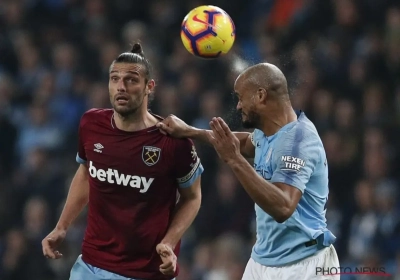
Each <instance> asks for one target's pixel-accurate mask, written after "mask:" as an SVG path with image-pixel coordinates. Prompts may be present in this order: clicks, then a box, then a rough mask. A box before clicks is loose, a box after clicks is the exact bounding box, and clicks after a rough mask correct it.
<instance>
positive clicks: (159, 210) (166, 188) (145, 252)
mask: <svg viewBox="0 0 400 280" xmlns="http://www.w3.org/2000/svg"><path fill="white" fill-rule="evenodd" d="M109 76H110V78H109V94H110V101H111V104H112V107H113V109H92V110H89V111H87V112H86V113H85V114H84V115H83V117H82V119H81V121H80V125H79V150H78V154H77V157H76V160H77V162H78V163H79V164H80V165H79V168H78V170H77V172H76V174H75V176H74V178H73V180H72V183H71V186H70V190H69V193H68V197H67V200H66V203H65V206H64V209H63V211H62V214H61V216H60V219H59V221H58V223H57V225H56V227H55V229H54V230H53V231H52V232H51V233H50V234H49V235H48V236H47V237H46V238H44V240H43V241H42V246H43V254H44V255H45V256H46V257H48V258H52V259H58V258H60V257H61V256H62V254H61V253H60V252H59V251H58V250H57V247H58V246H59V245H60V243H61V242H62V241H63V239H64V238H65V235H66V232H67V229H68V227H69V226H70V224H71V223H72V222H73V221H74V219H75V218H76V217H77V216H78V214H79V213H80V212H81V211H82V209H83V208H84V207H85V205H86V204H88V220H87V228H86V232H85V237H84V239H83V244H82V255H80V256H79V257H78V259H77V261H76V262H75V264H74V266H73V268H72V270H71V274H70V280H100V279H102V280H111V279H112V280H122V279H124V280H127V279H135V280H136V279H140V280H142V279H146V280H153V279H154V280H160V279H172V278H174V277H176V276H177V275H178V270H179V269H178V265H177V257H178V254H179V247H180V239H181V237H182V236H183V234H184V232H185V231H186V230H187V228H188V227H189V226H190V224H191V223H192V221H193V220H194V218H195V216H196V215H197V213H198V210H199V208H200V202H201V189H200V179H201V173H202V172H203V167H202V165H201V162H200V159H199V157H198V156H197V153H196V150H195V147H194V145H193V142H192V141H191V140H189V139H185V138H182V139H176V138H172V137H168V136H165V135H164V134H162V133H160V131H159V129H158V128H157V127H156V126H155V125H156V123H158V122H159V121H160V120H161V118H160V117H158V116H157V115H154V114H152V113H150V112H149V111H148V110H147V106H148V100H149V95H150V94H151V92H152V91H153V89H154V86H155V82H154V80H153V79H152V78H151V68H150V64H149V61H148V60H147V59H146V58H145V56H144V53H143V50H142V47H141V45H140V44H135V45H133V48H132V50H131V52H126V53H122V54H120V55H119V56H118V58H117V59H116V60H115V61H114V62H113V63H112V64H111V66H110V75H109Z"/></svg>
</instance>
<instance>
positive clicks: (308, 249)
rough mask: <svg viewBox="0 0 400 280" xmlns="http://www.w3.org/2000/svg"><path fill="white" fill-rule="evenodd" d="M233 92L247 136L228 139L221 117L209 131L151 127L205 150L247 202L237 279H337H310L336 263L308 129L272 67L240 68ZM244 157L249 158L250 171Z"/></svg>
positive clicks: (179, 124) (321, 169) (318, 158)
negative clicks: (242, 264)
mask: <svg viewBox="0 0 400 280" xmlns="http://www.w3.org/2000/svg"><path fill="white" fill-rule="evenodd" d="M234 89H235V94H236V95H237V97H238V99H239V101H238V104H237V109H238V110H239V111H240V112H241V115H242V123H243V126H244V127H245V128H255V130H254V131H253V132H252V133H246V132H235V133H233V132H231V130H230V129H229V127H228V125H227V124H226V123H225V122H224V121H223V120H222V119H221V118H213V119H212V120H211V122H210V127H211V130H200V129H197V128H194V127H190V126H188V125H187V124H186V123H184V122H183V121H182V120H180V119H178V118H177V117H175V116H170V117H168V118H166V119H165V120H163V121H162V122H160V123H159V124H157V127H159V128H160V130H161V131H162V132H163V133H165V134H169V135H171V136H175V137H190V138H192V139H198V140H202V141H205V142H207V143H210V144H212V145H213V146H214V148H215V150H216V151H217V153H218V155H219V157H220V158H221V159H223V160H224V161H225V162H226V163H227V164H228V165H229V166H230V168H231V169H232V170H233V172H234V174H235V175H236V177H237V178H238V180H239V181H240V182H241V184H242V186H243V187H244V189H245V190H246V191H247V193H248V194H249V195H250V197H251V198H252V199H253V200H254V202H255V211H256V223H257V241H256V243H255V245H254V247H253V250H252V254H251V258H250V260H249V261H248V264H247V266H246V269H245V272H244V275H243V280H261V279H262V280H267V279H268V280H269V279H271V280H276V279H280V280H286V279H287V280H292V279H338V277H339V276H337V275H336V276H324V277H322V278H321V274H319V275H317V274H318V273H320V272H321V271H322V269H324V268H325V271H326V270H327V269H329V268H328V267H338V266H339V260H338V257H337V254H336V251H335V248H334V247H333V245H332V244H333V243H334V241H335V239H336V237H335V236H334V235H333V234H332V233H331V232H330V231H329V230H328V229H327V224H326V218H325V212H326V203H327V199H328V192H329V190H328V165H327V160H326V155H325V151H324V147H323V145H322V141H321V139H320V137H319V135H318V132H317V130H316V128H315V126H314V125H313V123H312V122H311V121H310V120H309V119H308V118H307V117H306V116H305V114H304V112H295V111H294V110H293V108H292V106H291V102H290V99H289V94H288V89H287V81H286V78H285V76H284V75H283V73H282V72H281V71H280V69H278V68H277V67H276V66H274V65H272V64H267V63H262V64H257V65H254V66H252V67H249V68H247V69H246V70H245V71H244V72H243V73H241V74H240V75H239V76H238V78H237V79H236V81H235V85H234ZM246 158H254V169H253V167H252V166H251V165H250V164H249V163H248V161H247V160H246Z"/></svg>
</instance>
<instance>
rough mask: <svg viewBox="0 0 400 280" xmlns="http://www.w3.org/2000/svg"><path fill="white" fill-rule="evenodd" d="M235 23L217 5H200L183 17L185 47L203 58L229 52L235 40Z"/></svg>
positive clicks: (215, 56)
mask: <svg viewBox="0 0 400 280" xmlns="http://www.w3.org/2000/svg"><path fill="white" fill-rule="evenodd" d="M235 36H236V34H235V24H234V23H233V20H232V19H231V17H230V16H229V15H228V14H227V13H226V12H225V11H224V10H222V9H221V8H219V7H216V6H210V5H208V6H199V7H197V8H195V9H193V10H191V11H190V12H189V13H188V14H187V15H186V16H185V18H184V19H183V22H182V28H181V39H182V42H183V45H184V46H185V48H186V49H187V50H188V51H189V52H190V53H191V54H193V55H195V56H197V57H201V58H217V57H219V56H222V55H224V54H227V53H228V52H229V50H230V49H231V48H232V46H233V43H234V42H235Z"/></svg>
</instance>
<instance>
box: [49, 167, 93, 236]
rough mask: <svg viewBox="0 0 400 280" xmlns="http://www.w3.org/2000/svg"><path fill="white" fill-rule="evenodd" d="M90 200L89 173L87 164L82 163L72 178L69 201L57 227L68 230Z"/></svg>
mask: <svg viewBox="0 0 400 280" xmlns="http://www.w3.org/2000/svg"><path fill="white" fill-rule="evenodd" d="M88 201H89V173H88V169H87V167H86V166H85V165H83V164H80V165H79V168H78V170H77V171H76V173H75V176H74V178H73V179H72V182H71V186H70V188H69V192H68V196H67V201H66V202H65V205H64V209H63V211H62V213H61V216H60V219H59V220H58V223H57V225H56V228H57V229H61V230H67V229H68V227H69V226H70V224H71V223H72V222H73V221H74V220H75V219H76V217H78V215H79V214H80V213H81V211H82V210H83V208H84V207H85V206H86V204H87V203H88Z"/></svg>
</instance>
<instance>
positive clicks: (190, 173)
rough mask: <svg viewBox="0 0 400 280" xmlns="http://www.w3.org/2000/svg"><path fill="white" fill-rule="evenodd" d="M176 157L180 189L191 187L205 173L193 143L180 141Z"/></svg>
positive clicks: (186, 140)
mask: <svg viewBox="0 0 400 280" xmlns="http://www.w3.org/2000/svg"><path fill="white" fill-rule="evenodd" d="M175 155H176V156H175V172H176V180H177V182H178V184H179V187H181V188H186V187H190V186H191V185H192V184H193V183H194V181H195V180H196V179H197V178H198V177H200V176H201V174H202V173H203V171H204V168H203V166H202V164H201V162H200V158H199V156H198V155H197V152H196V148H195V146H194V143H193V141H192V140H190V139H179V142H178V146H177V149H176V152H175Z"/></svg>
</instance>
